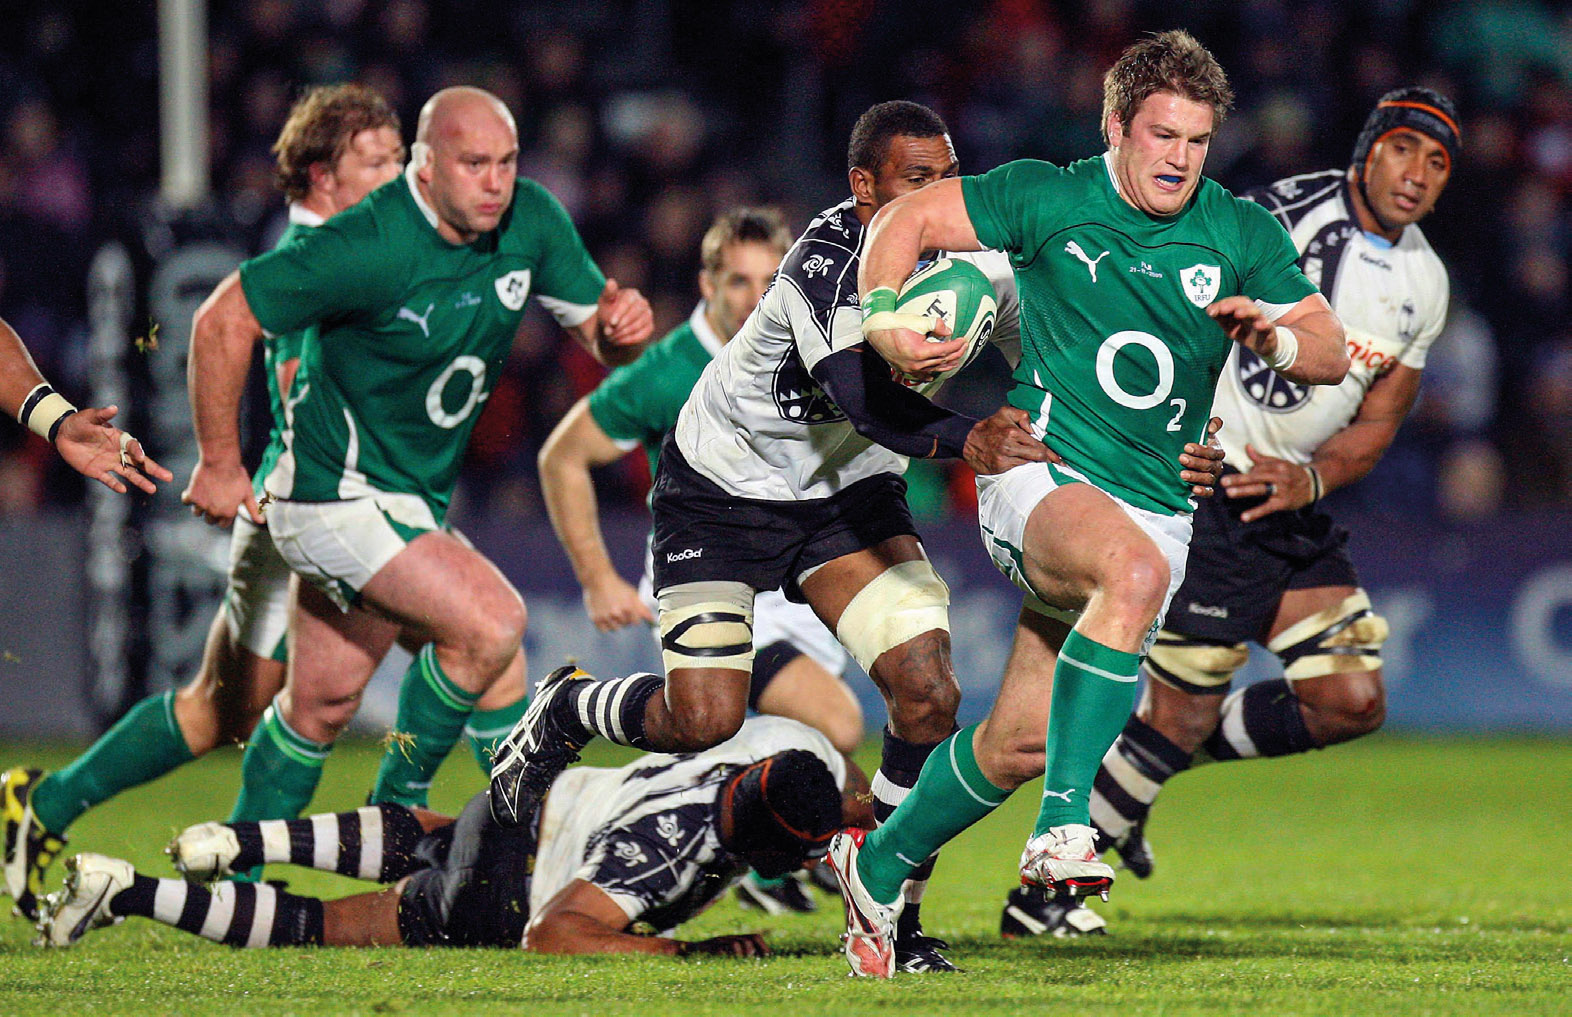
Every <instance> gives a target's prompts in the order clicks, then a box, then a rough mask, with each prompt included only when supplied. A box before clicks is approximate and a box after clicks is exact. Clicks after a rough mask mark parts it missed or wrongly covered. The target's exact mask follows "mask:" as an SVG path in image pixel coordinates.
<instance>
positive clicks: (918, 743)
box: [492, 102, 1210, 971]
mask: <svg viewBox="0 0 1572 1017" xmlns="http://www.w3.org/2000/svg"><path fill="white" fill-rule="evenodd" d="M848 148H849V150H848V163H849V167H848V178H849V183H850V185H851V190H852V197H851V198H850V199H848V200H847V201H844V202H842V203H840V204H839V205H836V206H834V207H831V208H828V209H826V210H824V211H823V212H821V213H820V214H819V215H818V216H817V217H815V218H814V220H813V222H812V223H811V224H810V225H809V227H808V229H807V231H806V232H804V233H803V235H802V236H801V237H800V238H799V239H798V241H797V243H796V244H795V245H793V247H792V249H791V250H790V251H789V252H787V255H786V258H785V260H784V261H783V262H782V264H781V268H780V271H779V272H778V273H777V274H776V277H775V282H774V284H773V285H772V286H771V288H770V290H769V292H767V293H766V294H765V295H764V298H763V299H762V300H761V301H760V302H759V306H758V308H757V309H756V310H755V311H754V312H753V314H752V315H751V316H750V317H749V318H748V321H747V322H746V323H745V324H744V325H743V327H742V328H741V329H740V330H739V331H738V333H737V336H736V337H735V338H734V339H733V340H732V341H731V342H730V343H728V344H727V345H726V346H725V348H724V349H722V350H721V352H720V353H718V354H717V355H716V356H715V359H714V360H713V361H711V362H710V365H709V366H708V367H707V368H706V369H705V371H704V374H703V375H702V376H701V377H700V379H699V382H698V384H697V386H696V387H695V388H694V390H693V395H692V396H691V397H690V398H689V399H688V402H687V404H686V405H685V406H684V407H683V410H682V415H681V417H680V418H679V419H678V421H677V428H676V430H675V431H673V432H672V434H671V435H670V437H668V438H667V439H666V442H665V444H664V446H663V447H662V449H661V456H660V466H659V475H658V477H657V479H656V482H655V489H654V496H653V499H652V507H653V510H654V515H655V542H654V551H655V589H656V593H657V596H658V597H659V600H660V630H661V645H662V647H663V656H664V659H665V663H666V671H667V673H666V677H665V678H664V679H662V678H661V676H659V675H651V674H635V675H630V676H627V677H623V678H616V679H612V680H610V681H600V682H597V681H591V680H586V679H584V678H583V677H582V676H579V675H568V674H563V673H560V672H559V674H558V676H557V680H556V681H553V682H550V683H543V684H542V685H541V687H540V688H539V689H537V691H536V697H535V701H534V703H533V704H532V705H531V706H530V709H529V711H528V712H527V713H526V714H525V717H524V719H523V721H521V722H520V724H519V726H518V727H517V728H516V729H515V730H514V733H513V734H512V735H510V736H509V738H508V741H507V744H506V745H505V746H504V748H503V751H502V754H501V755H499V757H498V766H497V767H496V769H494V770H493V773H492V807H493V808H494V809H496V810H497V811H498V815H499V818H503V819H505V820H509V819H512V818H513V814H516V813H518V812H519V811H521V809H522V808H524V807H525V805H527V803H528V801H529V800H530V799H531V798H532V797H534V796H537V795H539V794H541V793H542V792H543V791H544V789H545V786H546V784H547V783H549V781H550V779H551V778H552V777H553V776H555V773H556V771H557V769H558V768H560V767H562V766H565V765H567V764H568V763H569V762H570V761H571V760H572V759H574V758H576V753H577V751H578V749H579V748H580V747H582V746H583V744H584V743H585V742H586V741H588V740H589V739H590V738H591V737H592V736H594V735H600V736H602V737H606V738H609V739H611V740H613V741H617V742H620V743H623V744H632V745H635V746H637V747H640V748H646V749H661V750H666V751H674V750H688V751H691V750H694V749H699V748H703V747H705V746H707V745H711V744H714V743H715V742H717V741H720V740H721V739H724V738H726V737H729V736H730V734H731V733H732V732H733V731H735V730H736V729H737V726H738V725H739V724H741V723H742V719H743V716H744V715H745V713H746V710H747V702H748V688H749V681H750V673H751V671H752V668H753V666H754V664H755V661H754V649H753V638H752V636H753V607H754V595H755V592H756V591H768V590H774V589H777V588H782V589H784V590H786V592H787V595H788V596H790V597H793V598H801V599H803V600H805V601H806V602H807V603H808V604H809V605H810V606H811V607H812V608H813V610H814V613H815V614H817V615H818V616H819V618H820V619H821V620H823V622H824V624H825V625H826V626H827V627H829V628H830V629H831V630H832V631H834V632H835V634H836V636H837V638H838V639H839V640H840V641H841V643H842V644H843V645H844V646H845V647H846V648H847V649H848V650H849V651H850V652H851V654H852V656H853V657H854V658H855V659H856V660H857V662H858V663H859V664H860V665H862V667H863V668H864V669H865V670H867V672H868V673H869V675H870V676H871V677H872V678H873V680H874V682H875V683H877V685H878V687H879V690H880V692H881V693H882V694H883V695H884V699H885V703H886V705H887V708H888V710H889V717H890V722H889V728H888V729H887V730H886V732H885V737H884V753H883V758H882V762H881V764H880V767H879V771H878V772H877V773H876V774H875V775H874V780H873V793H874V795H875V798H876V801H875V813H876V815H878V816H879V817H880V818H881V819H882V817H883V816H885V815H888V814H889V813H890V812H891V811H893V810H894V808H895V806H896V805H897V804H898V803H899V802H900V800H901V799H902V798H903V797H904V796H905V795H906V793H907V790H908V789H909V788H911V787H912V785H913V784H914V783H915V782H916V780H917V775H918V773H919V771H920V770H921V769H922V766H923V761H924V760H925V759H926V758H928V754H929V753H930V752H931V751H932V750H933V748H934V746H935V745H936V744H938V743H939V742H941V741H942V740H943V739H944V738H946V737H947V736H948V735H949V734H950V732H951V731H953V730H954V727H955V711H956V706H957V703H958V700H959V697H960V690H959V688H958V687H957V685H956V681H955V676H954V673H953V670H952V666H951V661H950V632H949V617H948V605H949V590H948V588H947V587H945V585H944V582H943V580H941V579H940V578H939V576H938V574H937V573H936V572H934V570H933V566H932V565H931V564H929V562H928V559H927V556H926V554H925V553H924V551H923V547H922V544H921V542H920V541H919V539H918V536H917V530H916V526H915V524H914V522H913V521H912V518H911V512H910V510H909V509H908V508H907V505H906V499H905V483H904V482H903V481H902V480H901V478H900V474H901V473H902V472H903V471H904V469H905V466H906V457H908V456H916V457H919V458H923V457H933V458H962V459H964V460H965V461H966V463H967V465H968V466H970V467H971V468H972V469H974V470H976V471H978V472H980V473H986V472H999V471H1002V470H1005V469H1008V468H1009V467H1011V466H1013V465H1016V464H1019V463H1023V462H1034V461H1045V460H1048V459H1049V458H1051V456H1052V453H1050V452H1049V451H1048V449H1047V448H1046V447H1045V446H1044V445H1043V444H1042V442H1041V441H1039V440H1038V439H1037V437H1035V436H1034V435H1033V434H1031V433H1030V432H1029V431H1027V430H1026V429H1025V424H1026V421H1027V414H1026V412H1025V411H1024V410H1020V409H1015V408H1011V407H1006V408H1004V409H1001V410H1000V411H998V412H997V413H995V414H994V415H993V416H991V417H989V418H988V419H986V420H983V421H975V420H971V419H969V418H967V417H963V416H960V415H958V414H955V413H953V412H951V411H949V410H946V409H943V408H941V407H938V406H936V405H935V404H934V403H932V402H930V401H929V400H928V399H927V398H925V397H924V395H922V394H920V393H919V392H918V391H915V390H913V389H911V388H906V387H904V386H902V385H900V384H897V383H896V382H895V381H893V380H892V377H891V369H890V365H889V364H888V363H886V362H885V361H884V360H882V359H881V358H880V357H879V356H878V355H877V354H876V353H875V352H874V351H872V350H871V349H870V348H869V347H868V346H867V344H866V343H865V342H864V341H863V337H862V334H861V332H860V325H861V320H862V315H861V312H860V311H859V310H858V305H857V294H856V277H857V261H858V258H859V257H860V255H861V251H862V246H863V243H864V240H865V236H866V231H865V228H864V227H865V225H866V223H867V222H868V220H869V219H871V218H872V217H873V214H874V212H875V211H876V210H878V209H879V208H880V207H882V206H883V205H885V204H886V203H887V202H889V201H891V200H892V199H894V198H895V197H896V196H897V195H900V194H905V193H909V192H913V191H918V190H920V189H921V188H923V187H925V186H931V185H932V183H933V182H934V181H936V180H943V179H944V178H946V177H950V176H953V175H954V173H955V172H956V163H955V154H954V150H953V149H952V148H951V146H950V141H949V137H948V134H947V132H946V129H945V126H944V122H943V121H942V120H941V119H940V118H939V117H938V116H937V115H936V114H934V113H933V111H931V110H929V109H927V108H926V107H923V106H919V105H917V104H916V103H910V102H887V103H880V104H879V105H877V106H874V107H873V108H872V109H870V110H868V111H867V112H866V113H864V114H863V116H862V117H861V118H859V120H858V122H857V125H856V127H855V128H854V129H853V131H852V138H851V144H850V145H849V147H848ZM961 257H963V258H969V259H975V262H976V264H977V266H978V268H979V269H980V270H982V271H984V272H985V274H987V275H988V276H989V278H990V280H991V281H993V283H994V286H995V289H996V291H997V292H998V297H999V325H998V327H996V329H995V331H994V341H995V342H1002V341H1003V338H1004V337H1005V336H1006V335H1009V336H1011V337H1014V336H1015V335H1016V333H1017V329H1016V328H1015V325H1014V320H1015V315H1016V310H1015V308H1016V300H1015V285H1014V279H1013V276H1012V273H1011V271H1010V267H1009V264H1008V262H1007V260H1006V259H1005V258H1004V256H1003V255H1001V254H999V253H997V252H985V253H984V254H981V255H961ZM902 278H903V279H904V278H905V277H904V276H903V277H902ZM925 320H926V319H925ZM1007 323H1008V324H1007ZM957 345H958V344H956V343H951V344H948V349H949V350H950V351H951V353H952V354H954V357H953V359H954V360H955V361H957V362H958V361H959V359H960V357H961V355H962V354H963V353H964V351H958V350H956V346H957ZM911 373H917V372H911ZM924 391H931V389H928V388H926V387H924ZM1181 444H1183V443H1181ZM1188 447H1189V448H1190V449H1191V450H1192V452H1200V451H1201V449H1200V447H1199V446H1197V445H1191V446H1188ZM1178 452H1179V449H1178V446H1176V447H1175V450H1174V454H1173V456H1172V457H1171V459H1172V458H1178ZM1192 463H1194V464H1195V465H1194V468H1198V469H1199V468H1200V462H1199V460H1192ZM1173 472H1174V476H1175V479H1176V481H1177V477H1178V475H1179V474H1178V471H1177V470H1175V471H1173ZM1186 475H1187V476H1188V475H1189V474H1186ZM1194 476H1195V477H1196V482H1201V480H1203V479H1204V480H1209V479H1210V478H1209V475H1206V474H1201V473H1197V474H1195V475H1194ZM521 803H522V804H521ZM926 858H927V855H926V854H925V855H923V856H921V857H920V858H919V859H918V860H919V861H922V860H923V859H926ZM925 881H926V870H925V869H923V870H919V871H918V872H916V873H915V874H914V879H913V881H912V885H910V886H909V887H908V888H907V891H906V892H907V894H908V900H909V901H910V902H911V903H912V904H915V903H916V902H917V901H919V900H920V898H921V894H922V890H923V885H924V883H925ZM917 910H918V909H917V908H916V907H915V906H910V907H908V908H907V909H906V911H905V912H904V914H903V916H902V919H903V920H902V924H901V928H900V936H899V939H898V942H897V943H896V945H895V951H896V953H897V954H898V955H899V963H900V965H901V966H902V968H903V970H908V971H932V970H954V966H953V965H951V964H950V963H949V961H947V960H945V959H944V958H943V956H942V955H941V954H940V953H939V951H938V949H937V948H936V941H935V940H933V939H931V938H929V937H926V936H923V935H922V934H921V930H920V926H919V924H918V920H917Z"/></svg>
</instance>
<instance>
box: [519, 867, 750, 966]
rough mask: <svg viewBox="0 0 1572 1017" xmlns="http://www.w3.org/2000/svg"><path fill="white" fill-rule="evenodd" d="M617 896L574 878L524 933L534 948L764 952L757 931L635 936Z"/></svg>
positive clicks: (539, 950) (566, 951)
mask: <svg viewBox="0 0 1572 1017" xmlns="http://www.w3.org/2000/svg"><path fill="white" fill-rule="evenodd" d="M630 924H631V923H630V922H629V920H628V916H627V915H626V914H624V913H623V910H622V908H620V907H618V906H617V902H616V901H614V900H612V899H611V897H610V895H608V894H607V893H606V892H605V891H604V890H601V889H600V888H599V887H597V886H596V885H595V884H593V883H591V882H589V881H588V880H584V879H575V880H574V881H573V882H571V883H569V884H568V885H567V886H565V887H563V888H562V889H561V890H560V891H559V892H558V893H557V895H556V896H555V897H553V898H551V900H549V901H547V902H546V904H545V906H544V907H542V908H541V911H540V914H539V915H536V916H535V917H534V918H533V919H531V920H530V925H529V932H528V934H527V936H526V942H527V943H528V944H529V945H528V949H529V950H532V951H534V952H535V953H562V954H579V953H653V954H664V955H666V956H668V957H681V956H684V955H686V954H695V953H705V954H717V955H721V956H728V957H763V956H765V955H766V954H768V953H769V948H768V947H766V946H765V945H764V940H763V939H762V938H760V937H759V936H756V935H745V936H716V937H714V938H713V939H705V940H700V941H698V942H691V943H690V942H684V941H682V940H679V939H666V938H664V937H661V936H635V935H632V934H631V933H629V932H628V931H627V928H628V926H629V925H630Z"/></svg>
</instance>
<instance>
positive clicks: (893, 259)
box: [857, 179, 982, 377]
mask: <svg viewBox="0 0 1572 1017" xmlns="http://www.w3.org/2000/svg"><path fill="white" fill-rule="evenodd" d="M981 249H982V244H981V243H980V242H979V241H978V240H977V231H976V230H975V229H974V228H973V227H972V220H971V216H969V215H968V214H967V212H966V201H965V199H964V198H963V197H962V196H961V182H960V180H958V179H950V180H939V181H936V182H934V183H932V184H929V185H928V186H927V187H924V188H921V189H919V190H916V191H912V192H911V193H910V194H904V195H902V196H901V197H899V198H896V199H895V200H894V201H892V202H890V203H889V204H888V205H885V206H884V207H883V208H881V209H880V210H879V211H878V214H876V215H875V216H874V217H873V221H872V222H870V223H869V224H868V240H867V243H866V244H865V246H864V247H863V252H862V262H861V264H860V265H859V266H858V269H857V290H858V292H859V293H860V294H861V295H862V297H861V302H862V311H863V323H862V334H863V336H864V337H865V338H866V339H867V340H868V342H869V343H870V344H871V345H872V346H873V348H874V349H876V350H878V351H879V355H880V356H882V357H883V358H884V359H885V360H887V361H889V362H890V364H891V365H892V366H893V367H895V368H897V369H898V370H901V371H905V372H906V373H907V374H911V375H916V376H918V377H926V376H930V375H933V374H937V373H939V372H941V371H948V370H950V369H952V368H954V367H957V366H959V365H960V363H961V359H962V358H963V357H965V356H966V343H965V342H964V341H963V339H951V340H949V341H947V342H929V341H928V338H927V333H928V332H930V331H932V330H933V321H932V320H931V319H929V318H926V317H923V316H921V315H900V314H897V313H896V312H895V298H896V295H897V294H898V293H899V292H900V289H901V285H902V284H903V283H905V282H906V279H907V278H908V277H909V276H910V275H911V274H912V270H913V269H914V268H916V267H917V259H918V258H919V257H921V255H922V252H923V251H933V250H944V251H978V250H981Z"/></svg>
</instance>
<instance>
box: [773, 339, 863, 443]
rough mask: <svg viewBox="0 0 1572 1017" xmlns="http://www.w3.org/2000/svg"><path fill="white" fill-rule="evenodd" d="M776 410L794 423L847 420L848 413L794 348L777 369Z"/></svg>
mask: <svg viewBox="0 0 1572 1017" xmlns="http://www.w3.org/2000/svg"><path fill="white" fill-rule="evenodd" d="M774 380H775V385H774V392H773V393H772V394H773V395H774V396H775V409H776V410H777V411H779V413H780V415H781V419H782V420H789V421H791V422H792V423H794V424H828V423H832V422H834V421H837V420H845V419H846V414H844V413H842V412H841V408H840V407H839V406H836V405H835V404H834V403H832V402H831V401H830V397H829V396H827V395H825V394H824V389H822V388H820V387H819V383H818V382H816V381H814V380H813V375H811V374H809V373H808V369H807V368H805V367H803V366H802V359H801V358H800V357H798V356H797V351H796V350H795V349H793V350H792V351H791V352H790V353H788V354H787V355H786V356H785V357H783V358H781V362H780V366H779V367H777V368H776V369H775V379H774Z"/></svg>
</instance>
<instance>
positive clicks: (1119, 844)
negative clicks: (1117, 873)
mask: <svg viewBox="0 0 1572 1017" xmlns="http://www.w3.org/2000/svg"><path fill="white" fill-rule="evenodd" d="M1097 849H1098V851H1100V852H1101V851H1108V850H1113V851H1114V852H1115V853H1117V854H1118V855H1119V860H1120V861H1121V862H1123V863H1124V867H1125V869H1126V870H1128V871H1129V873H1130V875H1132V876H1134V877H1135V878H1136V879H1148V878H1150V877H1151V875H1152V869H1153V868H1155V867H1156V865H1157V858H1156V856H1155V855H1153V854H1152V845H1151V842H1150V841H1148V840H1147V839H1146V817H1145V816H1142V817H1141V818H1140V820H1138V821H1137V822H1136V823H1135V824H1133V825H1132V826H1131V827H1130V829H1129V830H1127V831H1126V832H1125V835H1124V836H1123V837H1118V838H1114V837H1110V836H1108V834H1106V833H1104V832H1103V831H1102V830H1098V831H1097Z"/></svg>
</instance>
